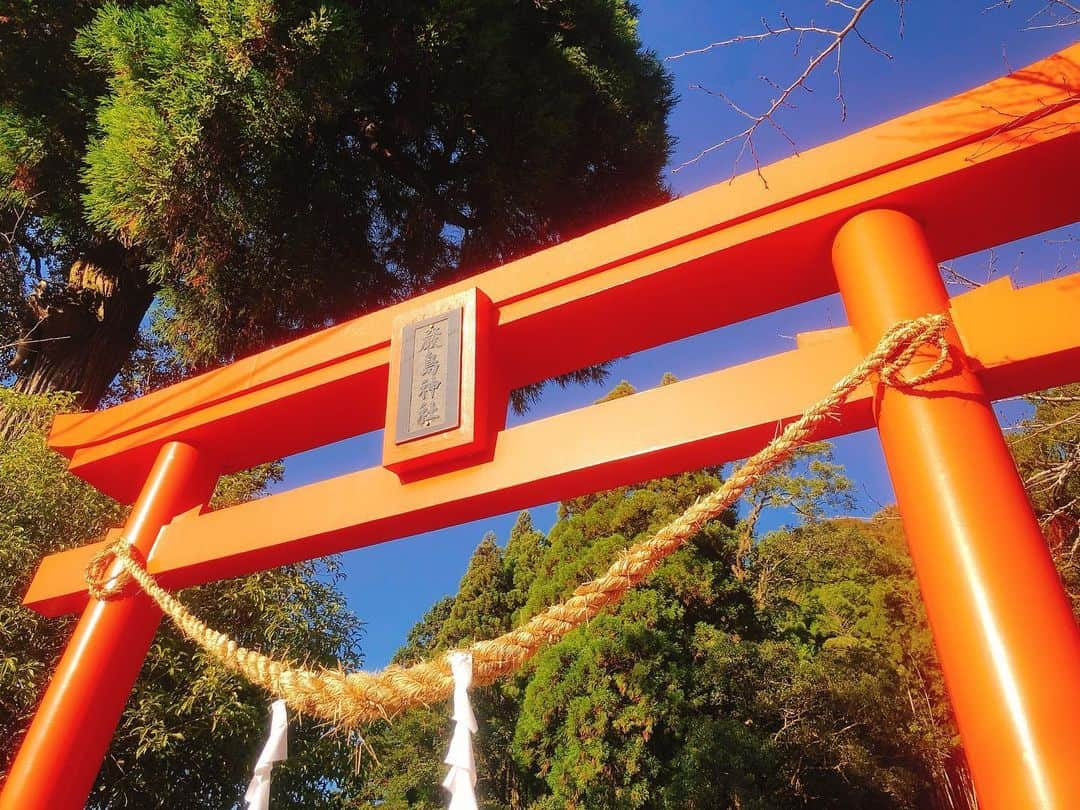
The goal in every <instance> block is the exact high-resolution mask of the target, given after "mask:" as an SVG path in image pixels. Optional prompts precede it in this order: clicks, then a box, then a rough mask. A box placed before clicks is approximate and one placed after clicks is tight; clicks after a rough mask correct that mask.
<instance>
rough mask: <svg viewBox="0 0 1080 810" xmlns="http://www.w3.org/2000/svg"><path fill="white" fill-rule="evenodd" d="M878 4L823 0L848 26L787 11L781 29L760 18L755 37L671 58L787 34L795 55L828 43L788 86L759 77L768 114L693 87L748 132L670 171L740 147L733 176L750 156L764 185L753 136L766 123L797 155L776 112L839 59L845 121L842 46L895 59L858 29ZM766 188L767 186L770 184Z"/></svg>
mask: <svg viewBox="0 0 1080 810" xmlns="http://www.w3.org/2000/svg"><path fill="white" fill-rule="evenodd" d="M875 2H876V0H861V1H860V2H859V3H858V4H855V3H850V2H844V0H825V5H826V6H830V7H831V6H836V7H838V8H841V9H844V10H845V11H847V12H849V14H850V16H849V17H848V18H847V20H846V22H844V23H843V24H842V25H838V26H825V25H818V24H816V23H814V22H813V21H810V22H809V23H807V24H805V25H799V24H795V23H793V22H792V21H791V19H790V18H789V17H788V16H787V15H786V14H785V13H783V12H781V13H780V21H781V24H780V25H773V24H771V23H770V22H769V21H768V20H767V19H766V18H764V17H763V18H762V20H761V24H762V28H763V29H764V30H762V31H760V32H758V33H755V34H740V35H738V36H735V37H731V38H729V39H724V40H719V41H717V42H712V43H709V44H708V45H705V46H704V47H701V48H694V49H691V50H686V51H683V52H682V53H677V54H675V55H673V56H669V57H667V59H668V60H669V61H670V60H676V59H683V58H685V57H688V56H694V55H698V54H703V53H708V52H709V51H712V50H715V49H717V48H725V47H730V46H733V45H738V44H741V43H744V42H762V41H764V40H768V39H776V38H780V37H784V36H792V37H794V38H795V53H796V54H798V53H799V50H800V49H801V47H802V45H803V41H804V40H805V39H807V38H810V37H814V38H824V40H825V42H824V44H823V45H822V46H821V47H820V48H819V49H818V50H817V52H816V53H815V54H814V55H813V56H812V57H811V58H810V60H809V62H808V63H807V65H806V67H805V68H803V70H802V72H801V73H799V74H798V75H797V76H796V77H795V78H794V79H793V80H791V81H789V82H787V83H786V84H780V83H778V82H776V81H773V80H772V79H770V78H769V77H767V76H762V77H760V78H761V80H762V81H763V82H765V83H766V84H767V85H768V86H769V87H771V88H772V89H774V90H776V91H777V95H776V97H775V98H773V99H772V101H771V102H770V104H769V106H768V107H767V108H766V110H765V111H764V112H761V113H753V112H750V111H749V110H747V109H746V108H745V107H744V106H742V105H740V104H738V103H736V102H735V101H734V100H733V99H732V98H730V97H729V96H728V95H727V94H725V93H724V92H722V91H719V90H712V89H709V88H706V87H703V86H702V85H699V84H692V85H690V89H691V90H701V91H703V92H706V93H708V94H709V95H712V96H715V97H717V98H719V99H720V100H722V101H723V102H724V103H725V104H726V105H727V106H728V107H729V108H730V109H732V110H733V111H734V112H735V113H737V114H738V115H739V116H740V117H742V118H744V119H746V120H747V121H748V122H749V123H748V124H747V126H746V128H745V129H743V130H742V131H741V132H737V133H735V134H734V135H730V136H728V137H727V138H724V139H723V140H720V141H717V142H716V143H714V144H712V145H711V146H707V147H706V148H704V149H702V150H701V151H700V152H698V153H697V154H696V155H694V156H693V157H692V158H690V159H689V160H686V161H683V162H682V163H680V164H679V165H678V166H676V167H675V168H674V169H673V170H672V171H673V172H679V171H681V170H682V169H685V168H686V167H687V166H690V165H692V164H694V163H697V162H698V161H699V160H701V159H702V158H704V157H705V156H706V155H709V154H711V153H713V152H716V151H718V150H720V149H723V148H724V147H726V146H730V145H732V144H736V143H738V144H739V149H738V152H737V154H736V157H735V163H734V166H733V169H732V176H734V174H735V172H736V171H737V170H738V166H739V163H740V161H741V160H742V158H743V157H744V156H745V155H747V154H749V155H750V156H751V158H752V159H753V161H754V166H755V169H756V170H757V173H758V176H759V177H760V178H761V180H762V182H765V177H764V175H762V173H761V162H760V160H759V159H758V150H757V146H756V144H755V142H754V138H755V136H756V135H757V133H758V130H760V129H761V128H762V127H763V126H765V125H766V124H767V125H768V126H770V127H771V128H772V129H774V130H775V131H776V132H777V133H779V134H780V135H781V136H782V137H783V138H784V140H786V141H787V142H788V144H790V146H791V148H792V150H793V151H795V153H796V154H798V149H797V147H796V145H795V141H794V139H793V138H792V137H791V136H790V135H789V134H788V133H787V132H786V131H785V130H784V128H783V126H782V125H781V124H780V123H779V122H778V121H777V114H778V113H780V112H781V111H783V110H785V109H793V108H794V106H795V105H794V103H793V102H792V96H793V95H794V94H795V93H796V91H798V90H800V89H801V90H803V91H805V92H812V88H811V87H810V86H809V84H808V82H809V80H810V78H811V77H812V76H813V74H814V73H815V72H816V71H817V70H818V68H820V67H821V66H822V65H823V64H824V63H826V61H828V60H835V61H834V68H833V75H834V76H835V77H836V102H837V104H838V105H839V106H840V118H841V120H845V119H846V118H847V102H846V99H845V97H844V84H843V74H842V71H841V66H842V55H843V44H844V41H845V40H846V39H848V37H850V36H852V35H854V36H855V38H857V39H858V40H859V41H860V42H861V43H862V44H863V45H864V46H865V47H867V48H869V49H870V50H872V51H873V52H874V53H877V54H880V55H881V56H884V57H885V58H887V59H892V55H891V54H890V53H889V52H888V51H886V50H884V49H883V48H881V47H879V46H878V45H876V44H875V43H873V42H871V41H870V40H869V39H868V38H867V37H866V36H865V35H864V34H863V33H862V32H861V31H860V30H859V28H858V25H859V22H860V21H861V20H862V19H863V16H864V15H865V14H866V12H867V11H868V10H869V8H870V7H871V6H872V5H873V4H874V3H875ZM904 2H905V0H897V5H898V7H899V9H900V25H901V31H902V27H903V9H904ZM766 185H768V184H767V183H766Z"/></svg>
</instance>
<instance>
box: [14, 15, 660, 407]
mask: <svg viewBox="0 0 1080 810" xmlns="http://www.w3.org/2000/svg"><path fill="white" fill-rule="evenodd" d="M635 13H636V11H635V9H634V7H633V5H631V4H630V3H629V2H626V0H572V2H560V3H531V2H524V3H505V2H501V1H497V0H441V1H440V2H422V1H421V0H395V2H392V3H390V2H369V3H356V2H349V1H347V0H330V1H329V2H327V1H325V0H320V1H319V2H311V1H310V0H307V1H305V0H276V1H275V0H257V2H249V0H161V2H156V3H144V2H133V1H131V0H124V1H122V2H116V1H114V0H108V1H105V2H93V0H89V1H87V2H68V0H63V2H59V1H58V0H52V1H51V2H35V3H18V4H15V5H14V6H11V5H10V4H9V7H8V8H6V9H5V10H4V11H3V13H2V15H0V20H2V21H0V234H3V235H5V236H6V237H8V240H10V244H11V248H12V249H11V250H5V251H3V252H2V254H0V345H8V344H12V345H13V346H16V348H15V349H13V350H12V353H11V354H9V356H8V359H10V361H11V369H12V371H13V372H15V374H16V375H17V379H16V382H15V384H16V385H17V386H18V387H19V389H20V390H24V391H45V390H58V389H60V390H71V391H78V392H79V397H78V400H77V402H78V404H79V405H80V406H83V407H92V406H94V405H95V404H96V403H97V402H98V401H100V399H101V398H102V396H103V395H104V394H105V392H106V390H107V388H108V386H109V384H110V382H111V381H112V380H113V378H114V377H115V375H116V374H117V371H118V370H119V369H120V368H121V366H123V364H124V363H125V362H126V361H128V360H129V359H130V357H131V353H132V349H133V347H134V346H135V343H136V340H137V335H138V330H139V325H140V323H141V322H142V321H143V319H144V316H145V315H146V313H147V310H148V307H149V306H150V304H151V302H152V301H154V300H156V301H158V302H159V304H160V306H158V307H156V308H154V309H153V322H154V330H153V337H152V340H151V343H150V345H149V348H148V351H146V352H143V354H142V360H143V361H144V362H145V363H147V364H148V365H149V366H150V367H151V368H154V369H156V371H155V373H154V374H153V375H151V376H152V378H153V379H154V380H156V381H157V382H158V383H160V382H162V381H167V380H168V379H171V378H172V377H173V376H175V375H176V374H177V373H186V372H189V371H192V370H198V369H202V368H205V367H207V366H211V365H214V364H216V363H220V362H222V361H225V360H228V359H230V358H232V357H235V356H237V355H239V354H243V353H246V352H250V351H252V350H253V349H257V348H260V347H263V346H265V345H266V344H267V343H268V342H272V341H277V340H280V339H281V338H282V337H284V336H286V335H289V334H293V333H295V332H297V331H302V330H309V329H313V328H318V327H321V326H325V325H326V324H328V323H330V322H333V321H335V320H337V319H340V318H343V317H347V316H353V315H356V314H358V313H360V312H362V311H364V310H365V309H370V308H374V307H378V306H382V305H384V304H386V303H388V302H391V301H394V300H397V299H399V298H402V297H405V296H408V295H412V294H414V293H416V292H417V291H419V290H422V289H427V288H429V287H431V286H433V285H436V284H439V283H443V282H446V281H448V280H452V279H454V278H457V277H460V276H462V275H465V274H470V273H473V272H476V271H478V270H481V269H484V268H485V267H489V266H491V265H494V264H497V263H501V262H504V261H506V260H508V259H511V258H513V257H514V256H517V255H520V254H522V253H523V252H527V251H530V250H533V249H535V248H537V247H540V246H545V245H548V244H551V243H553V242H555V241H558V240H560V239H564V238H566V237H568V236H573V235H576V234H579V233H582V232H584V231H586V230H589V229H591V228H593V227H595V226H597V225H600V224H604V223H605V222H608V221H611V220H614V219H618V218H620V217H623V216H625V215H628V214H631V213H633V212H635V211H638V210H641V209H643V208H646V207H650V206H652V205H654V204H656V203H658V202H660V201H662V200H664V199H666V198H667V194H668V192H667V191H666V189H665V187H664V185H663V183H662V181H661V179H660V171H661V167H662V166H663V164H664V162H665V161H666V158H667V154H668V149H669V146H670V142H669V139H668V136H667V132H666V123H665V121H666V117H667V114H668V111H669V110H670V108H671V105H672V101H673V97H672V93H671V87H670V80H669V77H668V76H667V74H666V73H665V72H664V70H663V68H662V66H661V64H660V62H659V61H658V60H657V59H656V58H655V56H654V55H653V54H651V53H648V52H646V51H644V50H642V48H641V43H640V41H639V39H638V35H637V32H636V21H635V16H634V15H635ZM148 339H149V338H148Z"/></svg>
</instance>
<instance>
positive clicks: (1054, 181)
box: [50, 46, 1080, 500]
mask: <svg viewBox="0 0 1080 810" xmlns="http://www.w3.org/2000/svg"><path fill="white" fill-rule="evenodd" d="M1077 88H1080V46H1074V47H1072V48H1069V49H1066V50H1064V51H1062V52H1060V53H1058V54H1055V55H1053V56H1051V57H1049V58H1047V59H1045V60H1042V61H1041V62H1038V63H1036V64H1034V65H1032V66H1030V67H1028V68H1024V69H1022V70H1020V71H1017V72H1016V73H1014V74H1012V75H1010V76H1007V77H1004V78H1002V79H999V80H997V81H995V82H991V83H990V84H987V85H985V86H983V87H980V88H976V89H975V90H972V91H970V92H968V93H964V94H962V95H960V96H957V97H955V98H952V99H948V100H946V101H943V102H941V103H939V104H936V105H933V106H931V107H928V108H925V109H923V110H920V111H918V112H914V113H911V114H909V115H905V116H902V117H900V118H897V119H895V120H893V121H890V122H887V123H885V124H882V125H880V126H877V127H873V128H871V129H869V130H866V131H864V132H861V133H858V134H856V135H852V136H851V137H848V138H845V139H842V140H840V141H836V142H834V143H831V144H828V145H826V146H822V147H819V148H817V149H813V150H810V151H807V152H805V153H803V154H802V155H801V156H800V157H794V158H790V159H788V160H784V161H781V162H780V163H777V164H775V165H773V166H770V167H768V169H767V170H766V176H767V177H768V180H769V186H768V187H767V188H766V187H764V186H763V185H762V184H761V181H760V180H759V179H758V178H757V177H756V175H754V174H752V173H751V174H750V175H744V176H741V177H738V178H735V179H734V180H733V181H732V182H731V183H721V184H718V185H716V186H713V187H711V188H708V189H705V190H703V191H701V192H698V193H696V194H692V195H689V196H687V197H685V198H683V199H680V200H676V201H674V202H672V203H669V204H667V205H663V206H660V207H658V208H656V209H653V210H651V211H648V212H646V213H643V214H641V215H638V216H636V217H632V218H630V219H628V220H625V221H623V222H619V223H616V224H614V225H611V226H609V227H607V228H602V229H600V230H598V231H595V232H593V233H590V234H589V235H587V236H583V237H581V238H579V239H575V240H572V241H570V242H567V243H565V244H562V245H559V246H556V247H553V248H550V249H548V250H544V251H542V252H540V253H537V254H535V255H532V256H529V257H526V258H524V259H520V260H518V261H515V262H511V263H510V264H507V265H505V266H503V267H501V268H498V269H495V270H491V271H488V272H486V273H482V274H480V275H477V276H473V277H472V278H470V279H468V280H467V281H464V282H462V283H461V284H458V285H454V286H450V287H448V288H446V289H444V290H441V291H436V292H434V293H431V294H429V295H427V296H421V297H420V298H418V299H415V300H414V301H410V302H407V303H406V304H403V305H400V306H397V307H390V308H388V309H386V310H382V311H379V312H376V313H372V314H370V315H366V316H364V317H361V318H358V319H356V320H354V321H350V322H348V323H344V324H341V325H339V326H336V327H332V328H330V329H327V330H325V331H323V332H320V333H318V334H315V335H311V336H309V337H306V338H301V339H299V340H296V341H293V342H292V343H289V344H286V345H285V346H282V347H279V348H277V349H272V350H269V351H266V352H263V353H261V354H258V355H255V356H253V357H250V358H247V359H246V360H241V361H239V362H237V363H234V364H233V365H231V366H229V367H226V368H223V369H220V370H218V371H214V372H211V373H209V374H205V375H202V376H200V377H197V378H194V379H192V380H188V381H185V382H183V383H180V384H178V385H175V386H172V387H170V388H168V389H165V390H162V391H159V392H156V393H154V394H151V395H149V396H146V397H143V398H141V399H139V400H135V401H133V402H129V403H124V404H122V405H118V406H116V407H114V408H110V409H108V410H105V411H101V412H98V413H92V414H75V415H68V416H63V417H60V418H58V419H57V421H56V423H55V425H54V428H53V432H52V435H51V439H50V441H51V444H52V446H53V447H55V448H56V449H58V450H60V451H61V452H63V453H65V454H66V455H68V456H69V457H70V458H71V465H70V466H71V469H72V471H73V472H75V473H76V474H78V475H80V476H82V477H84V478H86V479H87V480H88V481H90V482H91V483H93V484H95V485H96V486H98V487H99V488H101V489H102V490H103V491H106V492H108V493H110V494H113V495H115V496H116V497H118V498H121V499H124V500H127V499H130V498H131V497H133V496H134V493H135V492H137V490H138V486H139V482H140V481H141V480H142V479H143V477H145V474H146V472H147V470H148V469H149V466H150V464H151V462H152V460H153V458H154V456H155V454H156V452H157V448H159V447H160V446H161V445H162V444H163V443H164V442H167V441H170V440H173V439H183V440H185V441H190V442H192V443H194V444H197V445H199V446H201V447H207V448H213V452H215V454H217V456H218V461H219V463H220V464H221V465H222V467H223V469H225V470H235V469H242V468H245V467H248V466H251V465H252V464H255V463H258V462H261V461H265V460H268V459H272V458H277V457H280V456H283V455H287V454H290V453H294V452H297V451H299V450H303V449H306V448H309V447H313V446H318V445H320V444H325V443H327V442H331V441H334V440H337V439H341V438H345V437H347V436H351V435H357V434H360V433H364V432H367V431H370V430H374V429H378V428H379V427H381V426H382V425H383V422H384V418H385V414H384V407H383V403H384V402H385V398H386V391H387V363H388V359H389V354H388V350H387V347H388V344H389V338H390V330H391V323H392V320H393V318H394V317H395V315H397V314H400V313H401V312H402V311H404V310H405V309H407V308H411V307H413V306H422V305H423V304H424V303H426V302H429V301H432V300H435V299H437V298H439V297H442V296H445V295H447V294H450V293H454V292H458V291H461V290H464V289H466V288H468V287H471V286H476V287H478V288H479V289H481V290H482V291H483V292H484V293H486V294H487V295H488V296H489V297H490V298H491V300H492V301H493V303H494V306H495V307H496V309H497V322H498V328H497V333H496V340H495V343H496V346H497V352H496V354H495V356H494V358H493V363H494V366H495V374H496V375H498V376H500V377H501V378H502V379H503V380H504V383H505V384H506V385H507V386H509V387H514V386H519V385H523V384H526V383H530V382H534V381H537V380H540V379H544V378H546V377H549V376H551V375H553V374H557V373H561V372H565V371H569V370H572V369H575V368H580V367H582V366H585V365H588V364H590V363H594V362H598V361H602V360H606V359H610V358H612V357H616V356H619V355H622V354H626V353H629V352H633V351H636V350H638V349H641V348H645V347H648V346H652V345H656V344H658V343H663V342H666V341H670V340H674V339H677V338H681V337H685V336H687V335H690V334H695V333H697V332H701V331H703V330H707V329H710V328H714V327H717V326H721V325H723V324H727V323H732V322H735V321H738V320H741V319H745V318H748V317H753V316H755V315H758V314H761V313H764V312H769V311H773V310H775V309H779V308H782V307H786V306H790V305H793V304H797V303H800V302H803V301H806V300H810V299H813V298H816V297H819V296H821V295H825V294H828V293H832V292H835V291H836V289H837V287H836V281H835V278H834V277H833V274H832V271H831V267H830V263H829V249H830V244H831V240H832V237H833V235H834V233H835V232H836V230H837V229H838V228H839V227H840V225H841V224H842V223H843V222H844V221H846V220H847V219H848V218H849V217H850V216H852V215H853V214H854V213H856V212H858V211H860V210H865V209H868V208H873V207H882V206H891V207H896V206H899V207H902V208H903V209H904V210H906V211H908V212H910V213H912V214H913V215H914V216H916V217H917V218H918V219H919V220H920V221H921V222H922V223H924V225H925V228H926V234H927V239H928V242H929V245H930V249H931V251H932V254H933V255H934V257H935V258H936V259H937V260H943V259H946V258H951V257H954V256H957V255H962V254H965V253H969V252H972V251H974V250H978V249H981V248H985V247H989V246H992V245H994V244H999V243H1001V242H1004V241H1008V240H1011V239H1016V238H1019V237H1022V236H1027V235H1030V234H1033V233H1037V232H1040V231H1044V230H1047V229H1050V228H1054V227H1057V226H1060V225H1063V224H1067V223H1070V222H1073V221H1075V220H1077V219H1078V218H1080V195H1077V194H1076V193H1075V178H1076V177H1077V176H1080V105H1078V104H1077V99H1078V97H1080V94H1078V93H1077ZM1047 167H1053V170H1052V171H1050V170H1048V169H1047ZM1003 192H1005V193H1007V196H1008V204H1007V205H1003V204H1002V194H1003ZM614 311H618V312H619V313H620V317H619V318H618V319H607V317H606V316H607V315H608V313H610V312H614ZM600 323H603V324H604V325H605V328H604V329H602V330H599V329H597V328H596V326H597V324H600Z"/></svg>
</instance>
